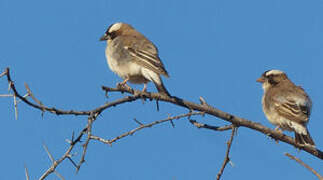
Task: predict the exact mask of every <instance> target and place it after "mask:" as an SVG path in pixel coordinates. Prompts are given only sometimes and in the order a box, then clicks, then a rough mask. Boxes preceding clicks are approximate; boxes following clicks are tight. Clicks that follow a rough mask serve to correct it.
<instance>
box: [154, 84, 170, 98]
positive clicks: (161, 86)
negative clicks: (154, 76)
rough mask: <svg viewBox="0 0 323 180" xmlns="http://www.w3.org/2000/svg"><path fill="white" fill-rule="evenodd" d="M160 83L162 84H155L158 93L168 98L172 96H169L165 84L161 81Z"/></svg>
mask: <svg viewBox="0 0 323 180" xmlns="http://www.w3.org/2000/svg"><path fill="white" fill-rule="evenodd" d="M160 82H161V83H160V84H157V83H156V82H154V84H155V86H156V88H157V90H158V92H159V93H161V94H164V95H166V96H171V95H170V94H169V92H168V91H167V89H166V87H165V86H164V84H163V82H162V81H160Z"/></svg>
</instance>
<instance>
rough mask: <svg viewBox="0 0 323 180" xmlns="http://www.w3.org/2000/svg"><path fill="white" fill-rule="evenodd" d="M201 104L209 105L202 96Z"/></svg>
mask: <svg viewBox="0 0 323 180" xmlns="http://www.w3.org/2000/svg"><path fill="white" fill-rule="evenodd" d="M200 103H201V105H207V103H206V101H205V99H204V98H203V97H202V96H200Z"/></svg>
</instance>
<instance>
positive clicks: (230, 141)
mask: <svg viewBox="0 0 323 180" xmlns="http://www.w3.org/2000/svg"><path fill="white" fill-rule="evenodd" d="M235 129H236V127H234V126H232V132H231V137H230V139H229V141H228V142H227V151H226V153H225V157H224V161H223V164H222V167H221V169H220V171H219V173H218V174H217V176H216V179H217V180H219V179H220V178H221V176H222V174H223V171H224V168H225V166H226V165H227V164H228V162H230V157H229V153H230V149H231V144H232V141H233V137H234V133H235Z"/></svg>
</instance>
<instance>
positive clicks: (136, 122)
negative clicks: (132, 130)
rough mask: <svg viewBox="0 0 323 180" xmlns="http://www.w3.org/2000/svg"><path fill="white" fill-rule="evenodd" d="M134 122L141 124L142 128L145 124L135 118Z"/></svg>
mask: <svg viewBox="0 0 323 180" xmlns="http://www.w3.org/2000/svg"><path fill="white" fill-rule="evenodd" d="M133 120H134V121H135V122H136V123H137V124H139V125H140V126H143V125H144V124H142V123H141V122H139V121H138V120H137V119H136V118H133Z"/></svg>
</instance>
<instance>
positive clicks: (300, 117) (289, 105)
mask: <svg viewBox="0 0 323 180" xmlns="http://www.w3.org/2000/svg"><path fill="white" fill-rule="evenodd" d="M257 82H260V83H262V88H263V89H264V95H263V97H262V108H263V111H264V113H265V115H266V117H267V119H268V120H269V121H270V122H271V123H272V124H274V125H276V129H275V130H279V128H280V129H282V130H287V131H294V132H295V141H296V142H297V143H298V144H308V145H311V146H315V144H314V141H313V140H312V138H311V136H310V134H309V132H308V130H307V127H306V125H307V123H308V121H309V117H310V114H311V108H312V102H311V99H310V97H309V96H308V95H307V94H306V93H305V91H304V89H303V88H301V87H300V86H296V85H295V84H294V83H293V82H292V81H291V80H289V79H288V77H287V75H286V74H285V73H284V72H282V71H280V70H269V71H266V72H264V73H263V74H262V76H261V77H260V78H259V79H257Z"/></svg>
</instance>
